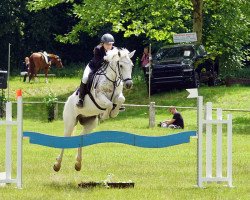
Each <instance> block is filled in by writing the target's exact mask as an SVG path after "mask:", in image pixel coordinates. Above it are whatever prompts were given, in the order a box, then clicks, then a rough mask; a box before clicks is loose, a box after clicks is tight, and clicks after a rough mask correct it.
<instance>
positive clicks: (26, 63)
mask: <svg viewBox="0 0 250 200" xmlns="http://www.w3.org/2000/svg"><path fill="white" fill-rule="evenodd" d="M29 65H30V59H29V57H25V60H24V62H23V64H22V69H21V76H23V82H25V81H26V78H27V76H28V72H29Z"/></svg>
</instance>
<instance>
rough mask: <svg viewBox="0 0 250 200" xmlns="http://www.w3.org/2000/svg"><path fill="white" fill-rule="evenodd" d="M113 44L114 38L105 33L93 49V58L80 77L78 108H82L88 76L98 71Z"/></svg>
mask: <svg viewBox="0 0 250 200" xmlns="http://www.w3.org/2000/svg"><path fill="white" fill-rule="evenodd" d="M114 42H115V39H114V37H113V36H112V35H111V34H109V33H106V34H104V35H103V36H102V37H101V43H100V44H99V45H98V46H96V47H95V48H94V57H93V58H92V60H91V61H90V62H89V64H88V65H87V66H86V68H85V70H84V73H83V76H82V80H81V84H80V89H79V101H78V103H77V104H76V105H77V107H79V108H82V107H83V101H84V97H85V95H86V90H87V88H86V84H87V81H88V77H89V74H90V73H91V72H93V73H95V72H96V71H97V70H98V69H100V67H101V66H102V64H103V62H104V56H106V52H107V51H108V50H111V49H113V48H114V47H113V44H114Z"/></svg>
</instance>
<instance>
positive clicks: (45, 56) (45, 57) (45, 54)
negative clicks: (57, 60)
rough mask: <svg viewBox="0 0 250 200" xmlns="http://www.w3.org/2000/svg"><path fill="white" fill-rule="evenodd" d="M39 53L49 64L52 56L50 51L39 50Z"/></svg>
mask: <svg viewBox="0 0 250 200" xmlns="http://www.w3.org/2000/svg"><path fill="white" fill-rule="evenodd" d="M38 53H40V54H41V55H42V56H43V57H44V59H45V62H46V64H49V61H50V57H49V55H48V53H47V52H46V51H44V52H38Z"/></svg>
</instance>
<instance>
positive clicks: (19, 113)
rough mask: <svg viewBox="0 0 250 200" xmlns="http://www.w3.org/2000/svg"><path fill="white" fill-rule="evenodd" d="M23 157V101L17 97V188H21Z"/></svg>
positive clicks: (20, 97)
mask: <svg viewBox="0 0 250 200" xmlns="http://www.w3.org/2000/svg"><path fill="white" fill-rule="evenodd" d="M22 155H23V100H22V96H18V97H17V188H19V189H20V188H22V165H23V163H22V160H23V158H22Z"/></svg>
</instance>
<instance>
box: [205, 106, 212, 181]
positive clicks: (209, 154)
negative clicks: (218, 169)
mask: <svg viewBox="0 0 250 200" xmlns="http://www.w3.org/2000/svg"><path fill="white" fill-rule="evenodd" d="M206 120H212V103H211V102H207V104H206ZM206 177H207V178H212V123H207V124H206Z"/></svg>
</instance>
